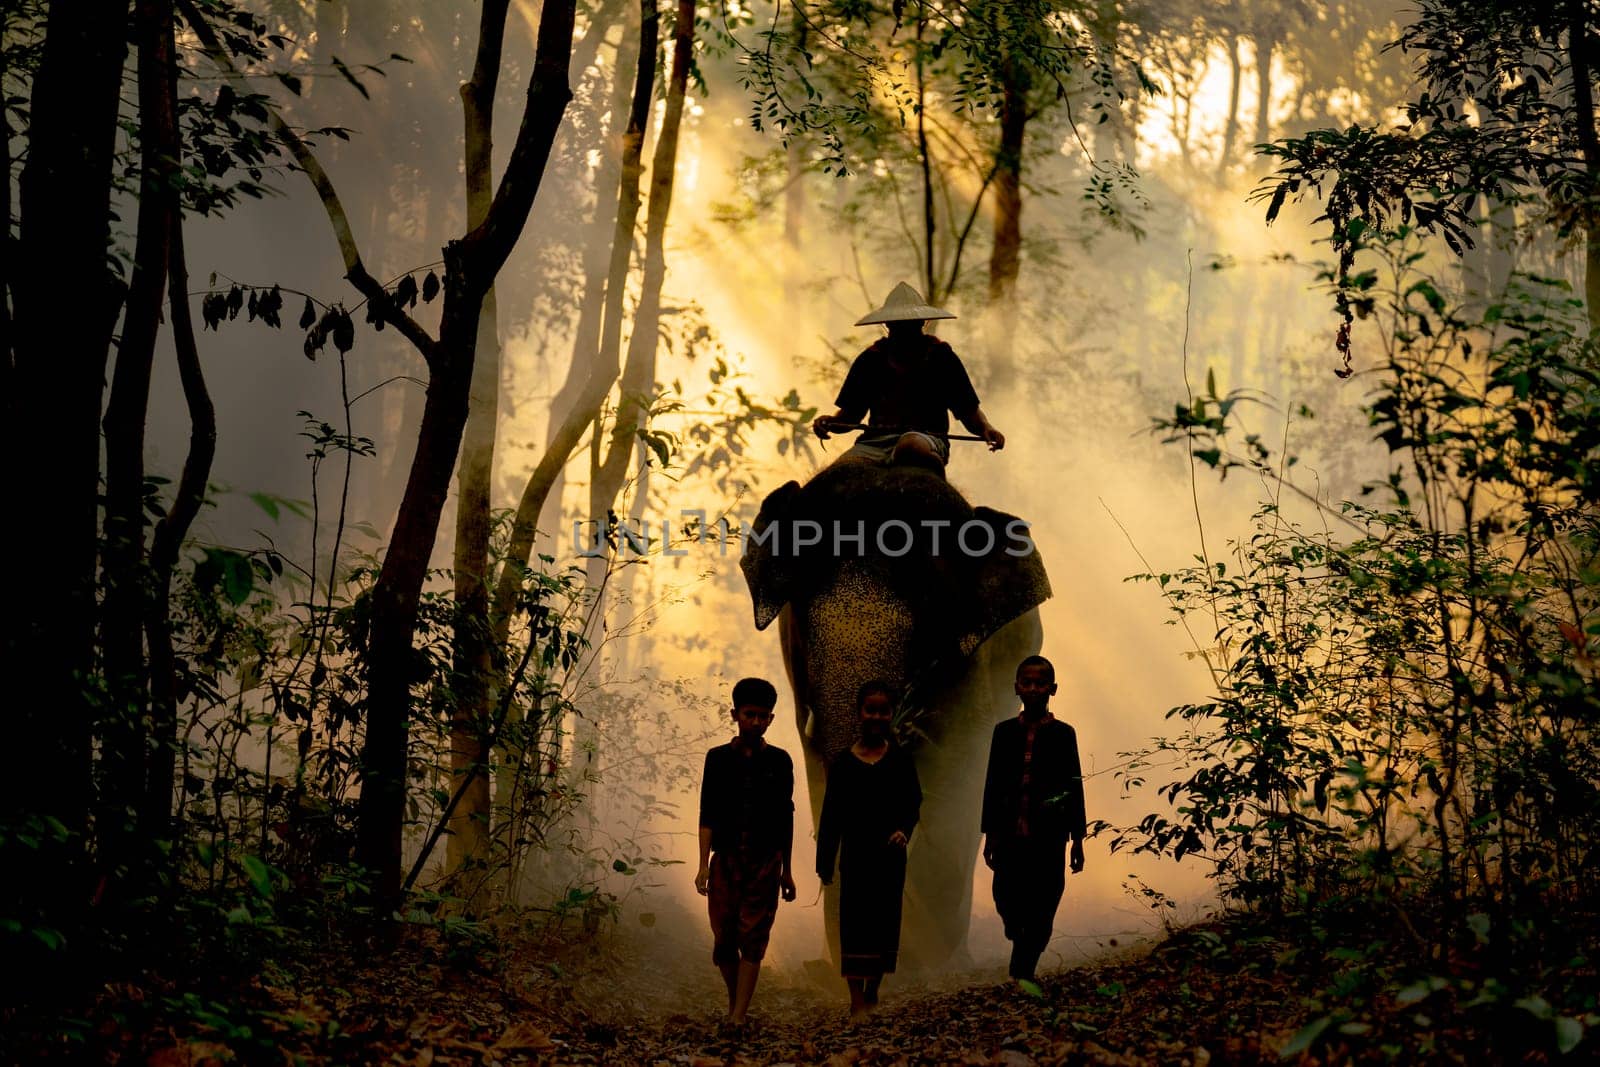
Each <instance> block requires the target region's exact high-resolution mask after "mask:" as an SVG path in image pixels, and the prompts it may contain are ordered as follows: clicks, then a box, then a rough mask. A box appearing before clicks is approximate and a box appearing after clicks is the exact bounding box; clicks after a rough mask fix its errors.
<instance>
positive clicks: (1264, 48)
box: [1256, 27, 1278, 144]
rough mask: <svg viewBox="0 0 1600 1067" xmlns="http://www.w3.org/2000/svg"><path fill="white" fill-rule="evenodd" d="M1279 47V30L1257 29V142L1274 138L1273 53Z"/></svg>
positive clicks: (1262, 142) (1261, 142)
mask: <svg viewBox="0 0 1600 1067" xmlns="http://www.w3.org/2000/svg"><path fill="white" fill-rule="evenodd" d="M1277 47H1278V34H1277V31H1276V30H1275V29H1273V28H1271V27H1268V28H1266V29H1261V30H1257V31H1256V144H1266V143H1267V142H1268V141H1270V140H1272V53H1273V52H1274V51H1276V50H1277Z"/></svg>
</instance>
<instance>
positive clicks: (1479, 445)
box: [1116, 231, 1600, 907]
mask: <svg viewBox="0 0 1600 1067" xmlns="http://www.w3.org/2000/svg"><path fill="white" fill-rule="evenodd" d="M1374 249H1375V251H1374V253H1373V255H1374V259H1375V261H1376V262H1375V265H1374V268H1373V269H1372V270H1371V271H1368V272H1363V274H1362V275H1361V276H1360V277H1362V279H1363V280H1362V282H1361V283H1360V284H1361V286H1362V291H1363V292H1364V293H1366V294H1368V298H1369V299H1370V300H1371V301H1372V311H1371V314H1372V315H1373V316H1374V323H1375V324H1376V325H1378V326H1379V327H1380V328H1381V329H1382V330H1383V331H1384V335H1383V340H1384V345H1385V352H1386V357H1387V360H1386V364H1385V366H1384V367H1383V369H1382V371H1381V372H1380V376H1379V380H1378V382H1377V384H1376V388H1375V392H1374V394H1373V396H1372V399H1371V400H1370V402H1369V403H1368V405H1367V408H1366V410H1367V414H1368V417H1369V420H1370V423H1371V425H1372V427H1373V429H1374V432H1375V433H1376V435H1377V437H1378V438H1379V439H1380V440H1381V441H1383V442H1384V444H1385V445H1386V446H1387V447H1388V448H1389V450H1390V452H1391V454H1392V455H1393V456H1394V457H1395V460H1396V463H1395V466H1394V468H1393V469H1392V471H1391V473H1390V475H1389V477H1388V478H1387V480H1386V481H1384V482H1382V483H1380V484H1379V485H1376V486H1373V487H1370V490H1371V491H1374V492H1377V493H1380V494H1383V495H1387V496H1388V497H1389V503H1388V504H1387V505H1386V506H1375V505H1371V504H1364V503H1356V502H1352V501H1345V502H1342V503H1340V504H1339V505H1338V506H1337V507H1336V508H1330V509H1328V514H1327V518H1325V519H1324V520H1323V521H1321V522H1319V523H1317V524H1316V525H1314V526H1309V527H1308V526H1307V525H1304V524H1302V523H1300V522H1296V521H1292V520H1291V519H1290V518H1289V517H1288V515H1287V513H1286V508H1285V506H1284V504H1283V498H1284V496H1285V495H1286V494H1284V492H1283V488H1282V487H1284V486H1285V485H1288V484H1289V483H1287V482H1285V481H1284V479H1285V478H1286V474H1285V468H1280V467H1278V466H1275V464H1274V461H1273V458H1272V457H1271V456H1270V455H1269V454H1268V451H1267V450H1266V449H1265V447H1264V446H1263V445H1262V444H1261V442H1260V440H1259V439H1258V438H1255V437H1247V438H1246V439H1245V447H1244V448H1243V450H1240V449H1238V448H1236V447H1235V446H1234V445H1233V444H1232V443H1231V442H1230V440H1229V434H1230V431H1233V430H1234V423H1233V421H1230V418H1231V416H1232V415H1233V411H1232V410H1231V409H1230V408H1228V407H1227V404H1228V400H1229V399H1232V398H1218V397H1216V396H1215V391H1214V388H1212V389H1210V390H1208V393H1207V395H1204V396H1201V397H1197V398H1196V399H1195V401H1194V402H1193V403H1191V404H1189V405H1180V406H1179V407H1178V408H1177V409H1176V411H1175V413H1174V415H1173V416H1172V417H1171V418H1167V419H1161V420H1157V425H1158V428H1159V429H1160V430H1161V431H1163V432H1165V433H1166V435H1167V439H1168V440H1173V441H1182V442H1184V443H1186V444H1188V445H1189V447H1190V449H1191V451H1192V453H1193V454H1194V455H1195V456H1196V457H1197V458H1198V459H1200V460H1201V461H1203V462H1205V463H1207V464H1209V465H1211V466H1213V467H1215V468H1217V469H1218V470H1221V471H1226V470H1228V469H1233V468H1246V469H1250V470H1253V471H1255V472H1257V473H1259V474H1261V475H1263V476H1264V477H1266V478H1267V480H1268V483H1269V484H1276V485H1277V486H1279V488H1278V489H1277V490H1276V491H1275V492H1274V493H1273V495H1272V499H1270V500H1269V501H1267V502H1265V503H1264V504H1263V505H1262V506H1261V508H1260V509H1259V511H1258V512H1257V514H1256V516H1255V520H1254V528H1253V531H1252V532H1251V533H1250V535H1249V536H1248V537H1245V538H1243V539H1240V540H1239V541H1236V542H1234V543H1233V545H1232V552H1231V556H1232V559H1231V561H1225V560H1217V561H1214V562H1206V563H1203V564H1202V565H1201V566H1196V567H1191V568H1187V569H1185V570H1182V571H1179V572H1177V573H1174V574H1163V575H1159V576H1157V575H1143V576H1141V578H1142V579H1144V580H1148V581H1152V582H1155V583H1156V584H1157V585H1158V586H1159V587H1160V588H1161V590H1162V592H1163V594H1164V595H1165V596H1166V597H1167V599H1168V601H1169V602H1170V603H1171V605H1172V607H1173V610H1174V612H1176V613H1177V615H1178V616H1180V617H1182V618H1185V619H1192V618H1194V617H1196V616H1198V617H1199V618H1201V619H1204V620H1208V621H1209V622H1210V623H1211V624H1212V626H1213V628H1214V629H1213V633H1212V642H1213V643H1212V644H1211V645H1209V647H1205V648H1202V649H1201V655H1203V656H1204V657H1205V659H1206V661H1207V663H1208V664H1209V665H1210V666H1211V668H1212V670H1213V673H1214V677H1215V678H1216V679H1217V682H1218V686H1219V688H1218V691H1217V694H1216V696H1215V697H1213V698H1212V699H1210V700H1207V701H1204V702H1200V703H1195V704H1190V705H1185V706H1183V707H1180V708H1176V709H1174V710H1173V711H1172V712H1171V713H1170V717H1171V718H1174V719H1176V720H1179V721H1181V722H1183V723H1184V724H1186V726H1187V729H1186V731H1185V732H1184V733H1183V734H1182V735H1180V736H1178V737H1174V738H1168V739H1163V740H1161V741H1159V742H1157V744H1156V746H1155V750H1156V751H1158V752H1162V753H1165V754H1167V755H1168V756H1169V757H1173V758H1176V759H1177V760H1178V765H1179V766H1180V767H1182V768H1184V770H1185V771H1186V775H1187V776H1184V777H1180V778H1179V779H1178V780H1176V781H1173V782H1171V783H1169V784H1167V785H1166V786H1164V787H1163V788H1162V795H1163V796H1165V797H1166V798H1167V799H1168V800H1169V801H1172V802H1173V803H1174V804H1175V805H1176V808H1175V812H1174V813H1171V814H1168V813H1162V812H1155V813H1152V814H1150V815H1149V816H1147V817H1146V818H1145V819H1144V820H1143V821H1142V822H1141V823H1140V825H1139V826H1138V827H1137V829H1135V830H1129V831H1125V832H1124V833H1123V834H1121V835H1120V836H1119V837H1118V839H1117V842H1116V845H1117V846H1118V847H1127V846H1131V847H1134V848H1135V849H1138V850H1149V851H1156V852H1162V853H1167V854H1171V855H1173V856H1176V857H1182V856H1185V855H1188V854H1195V855H1200V856H1203V857H1204V858H1205V859H1206V860H1207V861H1209V862H1210V863H1212V864H1213V865H1214V869H1215V872H1216V875H1217V877H1218V879H1219V882H1220V885H1221V887H1222V890H1223V892H1224V895H1225V896H1226V897H1227V898H1229V899H1232V900H1236V901H1240V902H1244V903H1250V904H1256V905H1267V906H1271V907H1281V906H1284V905H1286V904H1290V903H1293V902H1295V901H1296V900H1299V899H1303V895H1304V894H1307V893H1309V894H1310V895H1311V897H1312V898H1313V899H1317V898H1322V897H1327V896H1330V895H1337V894H1340V893H1345V892H1349V891H1352V890H1354V889H1357V888H1361V887H1364V888H1366V889H1371V890H1374V891H1378V890H1383V889H1385V888H1386V887H1388V888H1395V887H1399V888H1401V889H1403V888H1405V887H1407V886H1420V885H1433V886H1436V887H1437V888H1438V889H1439V890H1440V891H1442V892H1443V894H1444V896H1445V897H1446V898H1447V899H1461V900H1469V899H1470V900H1474V901H1477V902H1479V903H1480V905H1485V904H1491V903H1492V904H1494V905H1495V906H1496V907H1501V906H1505V907H1509V906H1513V905H1515V904H1516V903H1517V902H1519V901H1522V900H1524V899H1525V898H1527V897H1528V896H1529V895H1530V894H1533V895H1538V894H1546V893H1556V894H1558V895H1559V894H1562V893H1571V892H1576V891H1578V889H1579V887H1580V886H1583V885H1586V884H1590V880H1591V879H1592V878H1593V877H1594V875H1595V871H1594V869H1593V868H1594V864H1595V863H1596V860H1597V856H1596V852H1595V849H1594V848H1593V846H1592V844H1590V843H1589V842H1591V841H1592V830H1591V829H1590V828H1591V827H1592V826H1593V824H1594V820H1595V818H1596V816H1597V815H1600V789H1597V785H1596V783H1597V782H1600V764H1597V763H1596V752H1595V748H1594V745H1593V743H1592V741H1593V738H1592V736H1591V730H1590V726H1589V724H1590V723H1592V722H1593V721H1594V718H1595V714H1596V712H1597V711H1600V705H1597V703H1596V699H1597V698H1596V697H1595V695H1594V691H1593V685H1592V681H1591V679H1592V677H1593V671H1594V665H1593V661H1592V659H1591V651H1592V644H1591V642H1592V641H1593V634H1595V633H1596V632H1600V615H1597V608H1600V604H1597V602H1596V597H1595V584H1596V577H1597V572H1596V569H1595V560H1596V552H1597V550H1600V513H1597V510H1596V505H1597V504H1600V496H1597V494H1600V467H1597V466H1596V463H1597V462H1600V460H1597V456H1600V450H1597V445H1600V417H1597V416H1600V409H1597V407H1596V405H1597V403H1600V374H1597V371H1600V360H1597V359H1596V352H1595V349H1594V347H1593V345H1592V344H1591V343H1590V342H1589V341H1588V340H1587V338H1586V336H1585V332H1586V331H1585V328H1584V324H1583V322H1582V321H1581V319H1580V318H1579V314H1580V309H1579V307H1578V305H1577V304H1576V302H1575V301H1573V300H1572V299H1570V297H1569V296H1568V295H1567V294H1566V292H1565V291H1564V289H1563V288H1562V287H1561V286H1559V285H1556V284H1552V283H1549V282H1547V281H1543V280H1540V279H1524V280H1523V281H1522V282H1521V283H1520V284H1519V285H1518V286H1516V288H1515V290H1514V292H1513V294H1512V296H1511V297H1510V298H1509V299H1508V300H1507V301H1506V302H1504V303H1500V304H1495V305H1491V306H1490V307H1488V308H1485V309H1483V310H1482V311H1481V312H1480V313H1478V314H1470V315H1469V314H1468V313H1467V312H1466V311H1465V310H1464V309H1463V308H1461V307H1459V306H1456V305H1453V304H1452V303H1450V301H1449V300H1448V299H1447V297H1446V296H1445V295H1444V293H1443V291H1442V287H1441V286H1439V285H1438V284H1437V283H1435V282H1434V281H1433V280H1432V279H1431V278H1429V277H1427V276H1425V275H1423V274H1420V273H1419V270H1420V265H1419V259H1418V257H1417V256H1416V255H1415V250H1414V245H1413V242H1412V241H1411V239H1410V237H1409V235H1408V234H1407V233H1406V232H1404V231H1402V232H1401V233H1399V234H1396V235H1395V236H1393V237H1390V238H1385V239H1382V240H1381V241H1380V240H1378V239H1374ZM1335 522H1337V524H1338V525H1335ZM1335 530H1338V531H1339V533H1340V534H1341V535H1342V536H1336V535H1335ZM1349 531H1353V533H1354V536H1348V535H1347V532H1349ZM1143 766H1144V765H1143V764H1136V765H1135V767H1134V768H1132V769H1131V770H1129V771H1128V772H1127V773H1128V774H1129V775H1130V776H1131V777H1132V779H1133V780H1135V781H1142V775H1143Z"/></svg>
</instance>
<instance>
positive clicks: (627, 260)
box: [491, 0, 661, 874]
mask: <svg viewBox="0 0 1600 1067" xmlns="http://www.w3.org/2000/svg"><path fill="white" fill-rule="evenodd" d="M639 13H640V31H639V53H638V67H637V70H636V71H635V77H634V83H633V103H632V106H631V107H630V109H629V112H628V124H627V127H626V128H625V131H624V133H623V137H622V151H621V174H620V177H619V181H618V187H617V210H616V216H615V224H614V226H613V231H612V238H611V253H610V259H609V263H608V266H607V271H606V288H605V302H604V305H603V307H602V309H601V314H600V330H599V342H598V348H597V349H596V350H594V351H593V352H588V353H582V352H578V351H576V350H574V352H573V359H574V362H575V363H576V361H577V360H579V359H580V358H582V359H583V360H584V362H585V364H586V365H587V366H588V368H589V371H588V374H587V376H586V378H585V380H584V385H583V387H582V389H580V390H579V392H578V394H577V396H576V397H575V399H574V400H573V403H572V409H571V410H570V411H568V412H567V413H566V415H565V417H564V418H563V419H562V421H561V425H560V427H559V428H558V429H557V430H556V431H555V433H554V435H553V436H552V438H551V440H550V443H549V445H548V447H547V448H546V449H545V454H544V456H543V457H541V459H540V461H539V463H538V465H537V466H536V467H535V468H534V472H533V474H532V475H531V476H530V477H529V479H528V483H527V485H526V486H524V487H523V492H522V498H521V500H520V502H519V503H518V506H517V515H516V519H515V521H514V523H513V525H512V531H511V544H510V547H509V549H508V550H507V553H506V560H505V562H504V563H503V564H502V565H501V568H500V575H499V579H498V581H497V583H496V586H495V599H494V605H493V610H492V615H491V618H492V619H493V625H494V639H495V641H496V643H497V644H498V645H500V646H502V647H503V646H504V645H505V644H506V642H507V641H508V640H509V638H510V632H511V623H512V618H513V616H514V614H515V606H516V602H517V596H518V592H519V590H520V589H521V587H522V581H523V577H524V575H525V574H526V573H527V568H528V563H529V561H530V560H531V558H532V554H533V540H534V536H535V534H536V533H537V532H538V531H537V522H538V516H539V513H540V512H541V511H542V510H543V509H544V504H545V501H546V499H547V498H548V497H549V494H550V489H551V487H552V486H553V485H554V484H555V482H556V480H557V478H558V477H559V475H560V473H561V471H562V470H563V468H565V466H566V463H567V460H568V459H569V458H570V457H571V456H572V453H573V450H574V449H576V448H577V446H578V442H579V440H581V438H582V436H583V433H584V431H585V430H586V429H587V428H589V427H590V426H591V425H593V426H594V432H595V434H596V435H597V436H598V435H599V433H600V425H599V422H598V419H599V415H600V409H601V405H602V404H603V403H604V401H605V398H606V395H607V394H608V393H609V392H610V391H611V383H612V382H614V381H616V379H617V376H618V373H619V368H618V363H619V357H620V351H621V340H622V336H621V335H622V316H623V297H624V296H625V295H626V291H627V285H628V272H629V266H630V264H631V262H632V257H633V235H634V228H635V226H636V225H637V223H638V219H639V183H640V179H641V177H642V175H643V165H642V163H641V157H642V154H643V150H644V139H645V128H646V126H647V125H648V123H649V121H650V98H651V94H652V92H653V90H654V86H655V74H656V52H657V42H658V39H659V36H660V25H661V16H660V12H659V11H658V9H657V7H656V2H655V0H640V5H639ZM588 576H589V578H590V579H591V588H592V587H593V585H594V583H593V581H592V579H593V577H594V576H593V574H592V568H591V573H590V574H589V575H588ZM508 757H512V758H515V759H518V760H520V759H521V757H522V753H520V752H514V753H508ZM508 771H509V772H510V773H508V774H507V775H505V776H504V780H503V781H502V782H501V783H500V784H501V797H504V800H501V799H499V798H497V799H496V807H497V808H498V809H499V810H501V811H502V812H503V816H504V818H505V820H506V821H505V825H504V831H503V832H502V831H500V830H496V833H495V837H496V842H497V845H498V847H500V848H502V849H505V850H506V851H508V852H509V851H511V850H512V849H514V847H515V843H516V842H517V841H518V840H519V839H520V838H521V837H522V834H521V833H520V831H519V827H520V825H521V824H522V822H523V818H524V815H525V813H524V812H523V811H521V810H519V809H520V807H521V804H520V803H519V801H518V799H517V797H516V783H517V781H518V780H519V775H518V774H517V773H516V772H515V770H514V769H513V768H508ZM538 773H540V774H541V775H543V774H544V773H545V769H544V768H540V770H539V772H538ZM517 866H518V864H517V863H516V862H515V861H513V864H512V867H513V871H512V872H508V874H514V870H515V868H516V867H517Z"/></svg>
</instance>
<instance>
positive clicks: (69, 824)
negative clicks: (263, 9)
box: [3, 0, 128, 922]
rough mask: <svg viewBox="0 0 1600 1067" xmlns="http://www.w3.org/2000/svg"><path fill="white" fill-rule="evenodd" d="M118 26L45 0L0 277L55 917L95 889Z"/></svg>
mask: <svg viewBox="0 0 1600 1067" xmlns="http://www.w3.org/2000/svg"><path fill="white" fill-rule="evenodd" d="M127 20H128V4H127V2H126V0H120V2H119V0H98V2H96V3H93V4H87V5H84V4H52V5H50V6H49V9H48V15H47V18H46V24H45V36H44V43H43V50H42V54H41V56H40V60H39V67H38V70H37V74H36V75H35V77H34V79H33V84H32V92H31V94H30V98H29V113H28V122H29V125H28V129H27V139H28V153H27V160H26V162H25V163H24V165H23V167H22V173H21V177H20V181H19V183H18V194H19V201H18V205H17V206H18V210H19V220H18V230H17V238H16V241H15V243H14V244H12V245H11V249H12V250H14V252H15V254H16V259H17V262H18V263H21V264H26V269H22V270H13V271H10V272H8V279H7V280H8V283H9V290H10V291H9V293H7V294H6V296H7V298H8V299H9V301H10V310H11V315H12V326H13V328H12V332H11V348H10V351H9V352H8V353H7V358H8V368H7V369H8V374H7V379H8V385H9V388H8V389H7V391H6V396H5V398H4V405H5V410H4V415H5V418H4V422H5V427H6V442H5V444H6V448H5V463H6V465H7V478H6V483H7V484H8V485H9V486H10V487H11V491H12V493H13V494H15V499H17V500H19V501H26V502H27V505H26V506H27V509H28V515H29V518H28V520H27V521H16V522H8V523H6V524H5V525H6V534H5V540H4V545H5V548H6V550H7V551H6V558H7V559H11V560H16V561H19V563H20V565H19V566H18V567H17V571H16V574H15V575H14V585H13V588H12V592H13V595H14V597H15V598H16V603H17V604H18V605H19V608H18V610H14V611H9V612H7V613H6V620H5V623H4V636H3V641H4V649H5V653H4V654H5V664H6V667H7V668H8V672H7V673H8V674H9V676H10V677H12V678H27V679H28V680H29V682H30V687H31V688H32V690H33V691H34V692H35V693H46V694H49V698H48V699H44V700H26V701H22V702H21V705H20V706H19V707H18V708H17V712H16V725H17V727H18V732H17V734H16V735H15V740H16V742H17V743H18V745H19V748H20V751H23V752H26V753H27V754H28V756H27V758H26V759H24V760H22V761H21V763H20V765H19V766H18V767H17V768H16V769H15V773H14V774H10V775H7V776H6V778H7V787H8V788H7V792H8V794H9V796H8V802H7V803H6V805H5V809H6V812H7V813H8V816H11V815H16V816H18V817H20V815H21V813H25V812H30V811H39V810H40V808H41V804H40V801H41V798H46V797H48V798H51V803H50V804H49V805H48V806H47V809H46V810H50V811H52V813H53V815H54V816H55V818H57V819H59V822H60V825H61V826H62V828H63V829H64V830H65V832H66V834H67V835H68V842H67V843H66V844H64V845H63V846H62V848H61V849H60V851H47V853H46V854H45V855H44V856H40V857H36V858H35V859H36V861H37V860H42V862H35V863H34V864H32V867H33V869H34V870H35V873H36V875H37V877H36V878H30V879H27V880H26V881H27V882H28V883H29V885H28V887H27V891H26V895H28V896H29V897H31V898H32V904H34V905H38V909H39V910H43V911H44V912H46V913H48V914H50V915H54V916H57V917H60V918H61V919H62V921H63V922H70V921H71V915H72V913H73V912H75V911H78V910H79V909H81V908H82V907H84V906H85V905H86V903H87V901H88V899H89V893H88V887H87V886H86V885H85V884H83V882H82V881H81V880H80V878H81V876H82V874H83V873H84V869H83V866H82V863H81V860H82V857H83V848H84V845H85V843H86V841H87V834H88V831H89V805H90V802H91V799H92V797H93V796H94V789H93V782H92V749H91V738H92V735H93V730H94V727H95V725H96V720H97V718H98V716H99V713H100V708H101V706H102V705H101V702H100V701H99V700H98V698H97V695H96V694H95V693H94V691H93V689H94V687H93V683H92V676H93V673H94V671H95V669H96V666H97V663H96V655H95V619H96V617H97V614H98V606H97V603H96V596H95V585H96V565H97V541H98V532H99V515H98V503H99V494H100V416H101V412H102V407H101V405H102V403H103V401H104V396H105V373H106V361H107V354H108V350H109V347H110V343H111V337H112V331H113V328H114V324H115V322H116V319H117V315H118V312H119V309H120V307H121V303H122V299H123V294H124V292H125V286H124V283H123V281H122V278H121V277H120V275H119V273H118V272H117V271H116V270H115V269H114V268H113V266H112V261H111V258H110V251H111V248H110V242H111V190H112V188H113V185H114V178H113V172H112V159H113V155H114V152H115V149H116V137H117V109H118V94H119V91H120V88H121V84H122V67H123V61H124V58H125V57H126V55H127V44H126V37H125V35H126V32H127ZM9 180H10V176H9V175H8V176H7V181H8V182H9ZM8 223H9V220H8ZM21 605H25V607H22V606H21ZM7 836H8V838H10V840H11V841H13V842H14V841H15V840H16V838H15V837H13V836H12V835H7ZM46 839H47V840H51V839H53V835H49V834H47V835H46ZM18 892H24V890H23V889H22V888H20V887H19V889H18ZM34 910H35V909H34V908H33V907H32V906H29V907H27V908H25V910H24V911H23V912H22V914H29V913H30V912H32V911H34Z"/></svg>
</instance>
